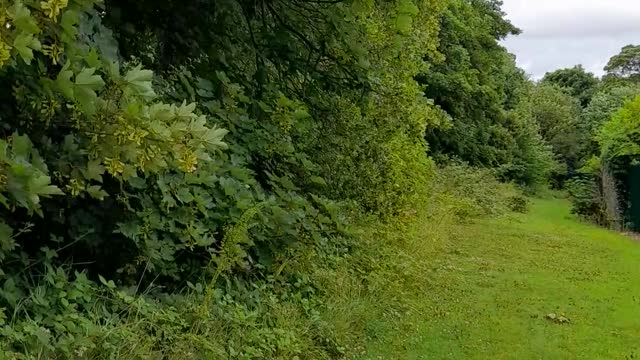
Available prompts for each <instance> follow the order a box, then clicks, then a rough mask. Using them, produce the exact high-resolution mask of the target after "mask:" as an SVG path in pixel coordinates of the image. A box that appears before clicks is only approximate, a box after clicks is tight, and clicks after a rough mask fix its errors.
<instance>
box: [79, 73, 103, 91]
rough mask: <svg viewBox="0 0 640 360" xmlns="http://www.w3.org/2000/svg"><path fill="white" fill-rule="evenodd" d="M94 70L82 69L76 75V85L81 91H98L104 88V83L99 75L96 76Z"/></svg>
mask: <svg viewBox="0 0 640 360" xmlns="http://www.w3.org/2000/svg"><path fill="white" fill-rule="evenodd" d="M95 72H96V68H84V69H82V71H80V73H79V74H78V75H76V85H77V86H79V87H81V88H83V89H90V90H100V89H102V87H104V81H103V80H102V78H101V77H100V75H96V74H95Z"/></svg>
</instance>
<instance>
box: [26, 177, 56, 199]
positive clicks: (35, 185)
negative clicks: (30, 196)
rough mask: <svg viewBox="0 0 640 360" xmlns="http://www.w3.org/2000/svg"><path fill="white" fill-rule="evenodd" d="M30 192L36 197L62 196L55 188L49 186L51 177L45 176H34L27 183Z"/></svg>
mask: <svg viewBox="0 0 640 360" xmlns="http://www.w3.org/2000/svg"><path fill="white" fill-rule="evenodd" d="M29 185H30V189H31V191H32V192H33V193H34V194H35V195H38V196H44V197H48V196H51V195H64V193H63V192H62V190H60V189H59V188H58V187H57V186H55V185H51V177H49V176H46V175H40V176H36V177H34V178H32V179H31V181H30V182H29Z"/></svg>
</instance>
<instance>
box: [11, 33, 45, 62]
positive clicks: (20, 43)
mask: <svg viewBox="0 0 640 360" xmlns="http://www.w3.org/2000/svg"><path fill="white" fill-rule="evenodd" d="M13 48H14V49H16V51H18V54H20V57H22V60H24V62H25V63H27V64H31V60H33V50H40V49H41V45H40V41H38V39H36V38H34V37H33V34H29V33H26V32H21V33H20V34H19V35H18V36H16V38H15V39H14V40H13Z"/></svg>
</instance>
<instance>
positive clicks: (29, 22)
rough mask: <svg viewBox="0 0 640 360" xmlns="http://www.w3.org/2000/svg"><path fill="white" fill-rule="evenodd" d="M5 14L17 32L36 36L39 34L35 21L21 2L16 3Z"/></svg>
mask: <svg viewBox="0 0 640 360" xmlns="http://www.w3.org/2000/svg"><path fill="white" fill-rule="evenodd" d="M7 13H8V14H9V17H11V19H12V22H13V24H14V25H15V27H16V28H17V29H18V30H22V31H24V32H27V33H30V34H37V33H39V32H40V28H38V24H37V23H36V19H35V18H34V17H32V16H31V12H30V11H29V9H28V8H27V7H26V6H24V5H23V4H22V2H21V1H19V0H18V1H16V2H15V3H14V4H13V6H12V7H11V8H9V9H8V10H7Z"/></svg>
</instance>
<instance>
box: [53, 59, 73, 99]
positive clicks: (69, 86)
mask: <svg viewBox="0 0 640 360" xmlns="http://www.w3.org/2000/svg"><path fill="white" fill-rule="evenodd" d="M72 76H73V71H72V70H69V63H67V64H65V66H64V67H63V68H62V70H61V71H60V73H59V74H58V77H56V85H57V86H58V89H59V90H60V92H62V94H63V95H64V96H65V97H66V98H67V99H68V100H74V96H73V82H72V81H71V77H72Z"/></svg>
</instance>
